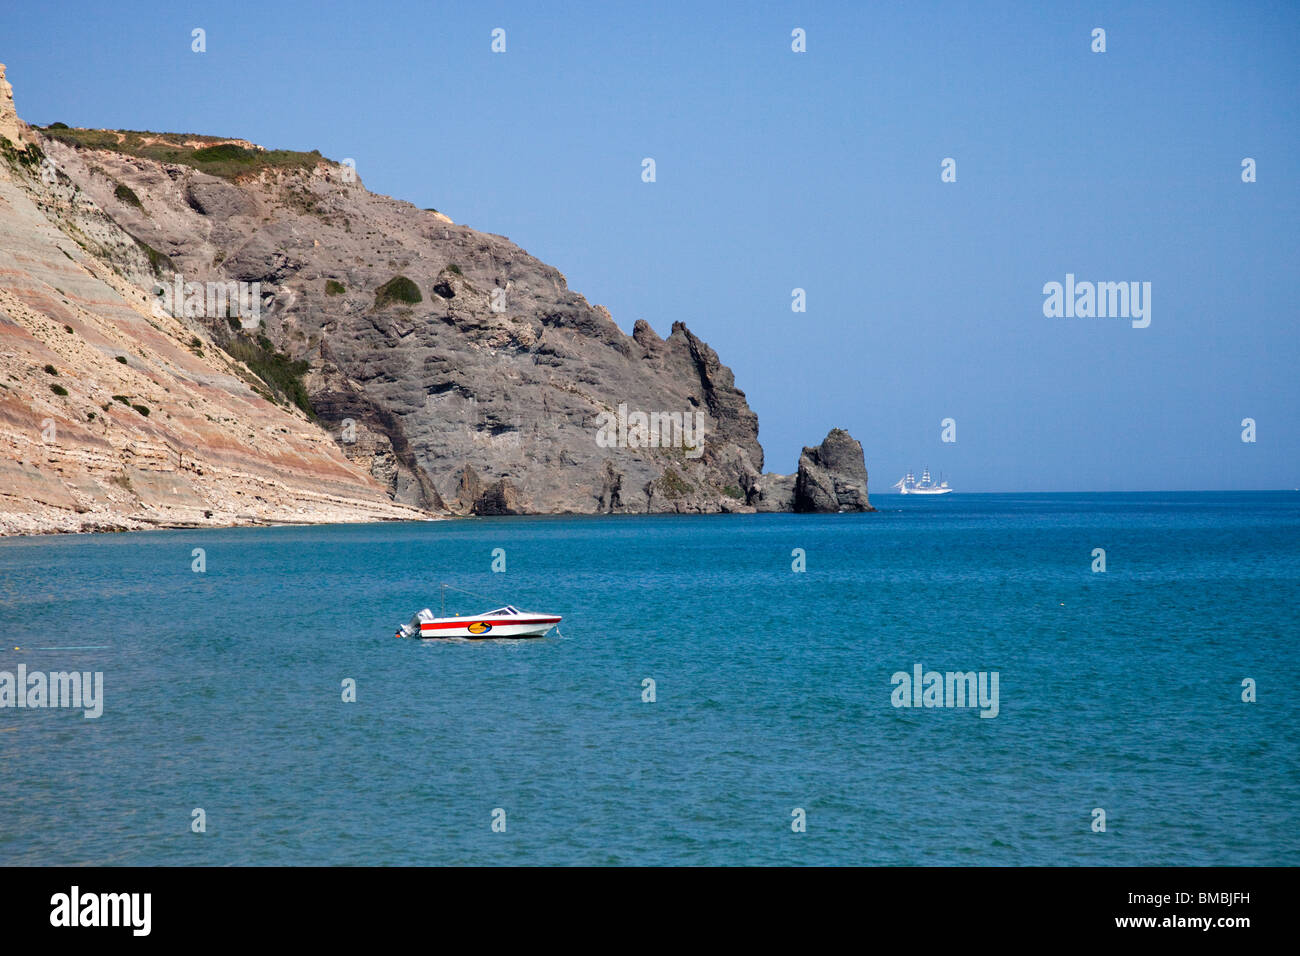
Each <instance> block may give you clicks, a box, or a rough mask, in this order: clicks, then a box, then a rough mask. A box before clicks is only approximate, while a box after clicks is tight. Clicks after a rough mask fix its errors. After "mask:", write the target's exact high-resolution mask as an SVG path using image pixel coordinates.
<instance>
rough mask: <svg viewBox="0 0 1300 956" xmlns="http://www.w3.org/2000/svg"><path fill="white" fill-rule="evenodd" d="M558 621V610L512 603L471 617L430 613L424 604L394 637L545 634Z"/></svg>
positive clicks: (494, 636) (524, 635)
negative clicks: (545, 610)
mask: <svg viewBox="0 0 1300 956" xmlns="http://www.w3.org/2000/svg"><path fill="white" fill-rule="evenodd" d="M559 623H560V615H558V614H537V613H534V612H532V611H521V610H519V608H517V607H515V606H514V605H512V604H507V605H506V606H505V607H499V608H496V609H495V610H492V611H484V612H483V613H482V614H476V615H474V616H472V617H466V616H464V615H453V616H452V617H434V616H433V612H432V611H430V610H429V609H428V608H427V607H426V608H425V609H424V610H423V611H419V612H417V613H416V615H415V617H413V618H411V622H410V623H409V624H403V625H402V626H401V627H399V628H398V629H397V633H396V634H395V635H394V636H395V637H422V638H440V637H465V638H471V639H478V640H487V639H492V638H502V637H510V638H514V637H545V636H546V634H547V633H548V632H549V631H550V630H551V629H552V628H554V627H555V625H557V624H559Z"/></svg>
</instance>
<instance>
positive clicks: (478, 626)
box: [466, 621, 492, 634]
mask: <svg viewBox="0 0 1300 956" xmlns="http://www.w3.org/2000/svg"><path fill="white" fill-rule="evenodd" d="M466 630H467V631H469V632H470V633H471V634H486V633H487V632H488V631H490V630H492V625H491V624H486V623H484V622H483V621H475V622H474V623H473V624H471V625H470V626H469V627H467V628H466Z"/></svg>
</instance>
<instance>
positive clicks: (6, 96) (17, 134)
mask: <svg viewBox="0 0 1300 956" xmlns="http://www.w3.org/2000/svg"><path fill="white" fill-rule="evenodd" d="M0 137H3V138H5V139H7V140H9V142H11V143H13V144H14V145H15V146H22V145H25V144H26V142H27V124H26V123H24V122H23V121H22V120H20V119H19V118H18V111H17V110H16V109H15V108H14V88H13V87H12V86H10V85H9V81H8V80H7V79H6V78H5V65H4V64H3V63H0Z"/></svg>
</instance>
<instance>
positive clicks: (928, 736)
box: [0, 493, 1300, 865]
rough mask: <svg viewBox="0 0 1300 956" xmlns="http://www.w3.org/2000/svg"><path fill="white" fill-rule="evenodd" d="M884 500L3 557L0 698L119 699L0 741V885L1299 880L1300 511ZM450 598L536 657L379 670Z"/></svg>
mask: <svg viewBox="0 0 1300 956" xmlns="http://www.w3.org/2000/svg"><path fill="white" fill-rule="evenodd" d="M876 503H877V504H878V505H879V506H880V507H881V508H882V512H881V513H880V514H876V515H827V516H802V515H760V516H735V517H730V516H719V517H654V518H641V517H627V518H537V519H527V518H511V519H481V520H466V521H445V522H437V523H427V524H415V525H369V526H334V527H325V528H274V529H230V530H218V531H159V532H147V533H138V534H121V535H102V536H72V537H44V538H26V539H9V540H3V541H0V631H2V633H3V635H4V636H3V642H4V646H3V648H2V649H0V671H5V670H8V671H16V668H17V665H18V664H20V663H22V664H25V665H26V666H27V668H28V670H29V671H33V670H44V671H54V670H69V669H79V670H88V671H102V672H103V674H104V697H105V701H104V714H103V716H102V717H100V718H99V719H97V720H87V719H85V718H84V717H83V716H82V714H81V712H80V711H69V710H59V709H47V710H31V709H28V710H17V709H4V710H0V860H2V861H3V862H5V863H26V864H82V863H96V864H101V863H102V864H214V865H219V864H261V863H291V864H292V863H298V864H325V863H333V864H349V863H355V864H366V863H380V864H397V863H403V864H426V863H428V864H464V863H488V864H504V863H525V864H739V863H757V864H784V863H791V864H805V863H827V864H997V865H1017V864H1177V865H1182V864H1246V865H1250V864H1296V863H1300V825H1298V824H1300V809H1298V808H1300V731H1297V729H1296V728H1297V717H1298V716H1300V703H1298V702H1297V694H1296V689H1297V686H1298V682H1300V667H1298V666H1297V664H1298V663H1300V650H1298V649H1297V636H1298V635H1300V626H1298V625H1300V610H1298V608H1300V535H1298V534H1297V531H1300V495H1297V494H1291V493H1242V494H1217V493H1216V494H1169V495H1165V494H1149V495H1018V496H1016V495H965V496H963V495H953V496H951V497H949V498H946V499H938V500H925V499H915V498H900V497H896V496H879V497H878V499H877V502H876ZM194 548H203V549H204V551H205V553H206V567H207V570H206V572H205V573H201V574H200V573H195V572H194V571H192V570H191V563H192V561H193V560H194V559H193V558H192V556H191V552H192V549H194ZM494 548H504V549H505V552H506V571H505V573H503V574H494V573H492V572H491V571H490V566H491V562H492V551H493V549H494ZM795 548H802V549H804V551H805V552H806V562H807V571H806V572H805V573H795V572H793V571H792V570H791V563H792V561H793V560H794V559H793V558H792V557H791V552H792V550H793V549H795ZM1094 548H1104V549H1105V550H1106V560H1107V570H1106V572H1105V573H1093V572H1092V570H1091V566H1092V561H1093V558H1092V550H1093V549H1094ZM439 580H446V581H449V582H452V583H456V584H459V585H461V586H463V587H466V588H470V589H472V590H475V591H480V592H485V593H487V594H490V595H493V596H495V597H498V598H499V600H500V602H501V603H506V602H509V603H514V604H516V605H518V606H520V607H523V608H526V609H529V610H538V611H553V612H557V613H560V614H563V615H564V616H565V620H564V624H563V625H562V626H561V632H562V636H560V637H554V638H548V639H546V640H542V641H532V642H491V641H488V642H475V643H469V642H447V643H439V642H428V643H421V642H418V641H407V640H397V639H395V638H394V637H393V636H392V635H393V631H394V628H395V625H396V624H398V623H399V622H403V621H405V620H406V619H408V618H409V617H410V615H411V614H412V612H414V611H415V610H417V609H418V608H420V607H424V606H427V605H432V606H433V607H434V610H435V611H436V610H437V590H436V588H435V587H434V582H436V581H439ZM488 606H493V605H489V604H487V603H485V602H476V601H474V600H472V599H467V600H465V601H464V602H463V603H458V605H457V607H456V609H457V610H461V611H464V612H473V611H479V610H484V609H486V608H487V607H488ZM449 610H450V608H449ZM97 645H104V646H103V647H96V646H97ZM88 646H89V647H90V648H91V649H83V650H43V649H42V648H50V647H88ZM14 647H20V648H21V650H18V651H15V650H13V648H14ZM917 663H920V664H922V665H924V667H925V669H926V670H930V669H934V670H938V671H948V670H961V671H967V670H974V671H997V672H998V673H999V675H1000V683H999V713H998V716H997V717H996V718H992V719H988V718H980V717H979V715H978V710H976V709H970V708H968V709H958V708H952V709H947V708H895V707H894V706H892V704H891V691H892V689H893V687H892V685H891V675H892V674H894V673H895V672H896V671H906V672H909V673H910V672H911V670H912V668H913V665H915V664H917ZM1246 677H1251V678H1254V679H1255V680H1256V681H1257V683H1258V695H1259V699H1258V702H1257V703H1253V704H1251V703H1243V702H1242V700H1241V694H1242V687H1241V682H1242V680H1243V678H1246ZM345 678H351V679H353V680H355V681H356V686H357V701H356V702H355V703H344V702H343V701H342V699H341V697H342V691H341V682H342V681H343V680H344V679H345ZM645 678H652V679H653V680H654V681H655V682H656V686H655V691H656V698H657V699H656V700H655V702H653V703H646V702H643V701H642V687H643V685H642V681H643V679H645ZM196 807H201V808H203V810H204V811H205V813H206V819H207V832H206V833H203V834H195V833H192V832H191V829H190V822H191V811H192V810H193V809H194V808H196ZM1096 807H1100V808H1104V809H1105V810H1106V813H1107V831H1106V832H1105V833H1094V832H1092V830H1091V826H1090V825H1091V822H1092V810H1093V808H1096ZM495 808H502V809H504V810H505V813H506V831H505V832H504V833H501V832H493V830H492V828H491V821H492V812H493V810H494V809H495ZM794 808H803V809H804V810H805V811H806V815H807V832H806V833H795V832H792V830H791V821H792V815H791V814H792V811H793V810H794Z"/></svg>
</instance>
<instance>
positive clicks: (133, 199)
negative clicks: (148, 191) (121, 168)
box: [113, 183, 144, 209]
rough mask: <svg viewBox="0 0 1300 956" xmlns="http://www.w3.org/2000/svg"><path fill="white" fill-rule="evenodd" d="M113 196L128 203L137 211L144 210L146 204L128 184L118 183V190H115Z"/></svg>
mask: <svg viewBox="0 0 1300 956" xmlns="http://www.w3.org/2000/svg"><path fill="white" fill-rule="evenodd" d="M113 195H114V196H116V197H117V198H118V199H120V200H122V202H124V203H126V204H127V205H128V206H134V207H135V208H136V209H143V208H144V203H142V202H141V201H140V197H139V196H137V195H136V194H135V190H133V189H132V188H131V187H130V186H128V185H126V183H118V184H117V188H116V189H114V190H113Z"/></svg>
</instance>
